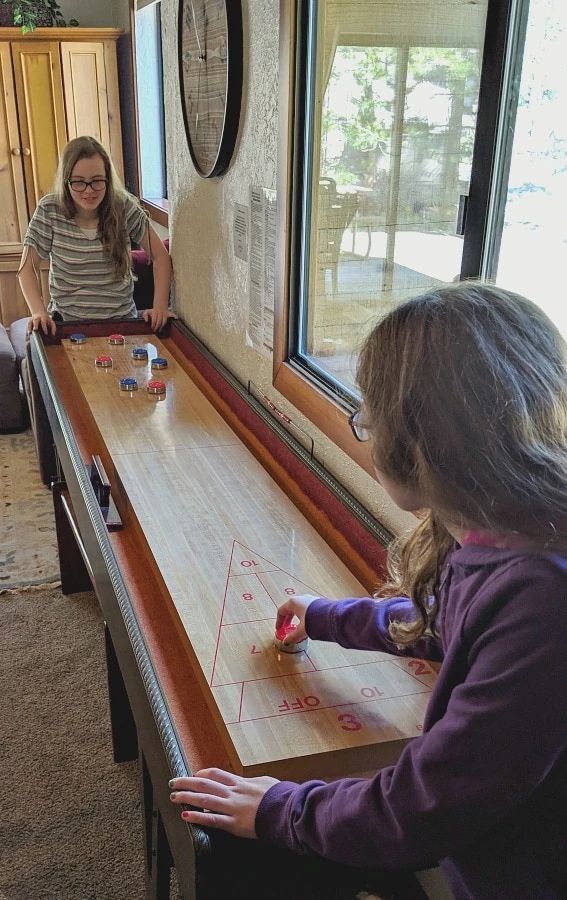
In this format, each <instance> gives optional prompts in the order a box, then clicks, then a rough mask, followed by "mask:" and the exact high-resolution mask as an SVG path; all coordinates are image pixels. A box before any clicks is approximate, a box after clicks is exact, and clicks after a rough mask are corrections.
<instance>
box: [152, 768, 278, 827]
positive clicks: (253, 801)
mask: <svg viewBox="0 0 567 900" xmlns="http://www.w3.org/2000/svg"><path fill="white" fill-rule="evenodd" d="M277 783H278V780H277V778H269V777H268V776H267V775H263V776H261V777H259V778H242V777H241V776H240V775H233V774H232V773H231V772H225V771H223V770H222V769H202V770H201V771H200V772H197V774H196V775H193V776H191V777H190V778H174V779H173V780H172V781H170V782H169V786H170V788H172V789H173V793H172V794H170V799H171V801H172V803H185V804H187V805H189V806H198V807H199V809H198V810H196V809H188V810H184V811H183V812H182V813H181V818H182V819H183V820H184V821H185V822H190V823H191V824H193V825H201V826H203V827H205V828H219V829H220V830H221V831H229V832H230V833H231V834H235V835H236V836H237V837H244V838H255V837H256V830H255V828H254V822H255V820H256V812H257V809H258V807H259V806H260V801H261V800H262V797H263V796H264V794H265V793H266V791H267V790H268V789H269V788H271V787H273V786H274V784H277Z"/></svg>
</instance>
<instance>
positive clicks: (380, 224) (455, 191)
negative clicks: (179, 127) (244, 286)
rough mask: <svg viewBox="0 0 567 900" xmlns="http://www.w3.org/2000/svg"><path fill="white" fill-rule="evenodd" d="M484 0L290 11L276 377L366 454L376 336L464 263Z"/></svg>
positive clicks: (338, 1)
mask: <svg viewBox="0 0 567 900" xmlns="http://www.w3.org/2000/svg"><path fill="white" fill-rule="evenodd" d="M487 5H488V0H480V2H477V3H474V4H459V5H458V7H457V6H456V5H453V4H447V3H446V2H444V0H431V2H430V3H428V4H427V5H426V4H417V5H416V4H415V3H414V2H412V0H398V3H392V4H384V3H383V2H381V0H374V2H366V3H358V4H357V3H352V2H351V0H319V2H314V0H304V2H298V3H297V4H296V7H297V19H296V21H295V22H294V23H289V28H290V30H295V33H296V40H297V44H296V48H295V62H296V66H297V68H296V70H295V74H296V78H295V97H294V103H293V111H292V114H291V121H292V122H293V132H294V144H293V150H292V153H291V155H292V161H291V164H290V165H288V167H287V171H288V172H289V175H290V178H291V181H292V186H293V187H292V202H291V204H290V208H289V218H288V222H287V223H283V222H282V224H283V225H284V228H285V225H286V224H287V226H288V231H289V233H290V235H291V242H290V247H289V263H288V276H287V277H288V279H289V282H290V286H289V297H288V298H286V299H287V301H288V304H289V322H288V327H287V328H284V329H283V334H284V336H283V338H282V340H280V341H278V340H276V347H278V346H279V347H281V344H282V342H283V343H285V342H286V341H287V344H286V347H287V354H285V353H284V356H283V357H282V358H278V359H276V360H275V368H276V372H275V378H274V383H275V385H276V387H277V388H278V389H279V390H281V391H282V393H284V394H285V395H286V396H288V397H289V399H291V400H292V401H293V402H294V403H295V404H296V405H298V406H299V408H300V409H301V410H302V412H304V413H306V414H307V415H308V416H309V417H310V418H312V419H313V421H314V422H315V424H317V425H318V426H319V427H321V428H322V430H324V431H325V432H326V433H327V434H328V435H329V436H330V437H331V438H332V439H333V440H334V441H335V442H337V443H339V445H340V446H343V448H344V449H346V450H347V452H349V453H350V455H352V456H355V457H356V458H358V460H359V461H361V457H360V456H357V454H361V453H362V454H363V453H364V452H365V451H364V448H361V447H354V446H353V441H352V436H351V435H350V432H349V430H348V427H347V417H348V412H349V411H350V410H352V408H353V406H354V405H355V404H356V402H357V397H356V387H355V371H356V360H357V355H358V348H359V347H360V345H361V343H362V341H363V340H364V337H365V336H366V334H367V333H368V332H369V330H370V328H371V327H372V325H373V323H374V322H375V321H376V318H377V317H379V316H380V315H383V314H384V313H385V312H386V311H387V310H388V309H390V308H392V306H393V305H395V304H397V303H399V302H400V301H401V300H403V299H405V298H406V297H408V296H411V295H412V294H415V293H417V292H419V291H424V290H427V289H428V288H430V287H432V286H436V285H440V284H443V283H445V282H447V281H451V280H453V279H455V278H459V276H460V272H461V264H462V254H463V246H464V241H463V227H462V223H463V220H464V211H465V208H466V202H467V196H468V194H469V185H470V180H471V170H472V159H473V149H474V143H475V131H476V125H477V114H478V108H479V90H480V79H481V70H482V63H483V48H484V41H485V28H486V16H487ZM283 30H284V35H285V28H284V29H283ZM282 40H283V41H285V40H286V38H285V36H284V38H283V39H282ZM282 168H283V169H284V170H286V167H285V165H284V166H282ZM283 277H284V279H285V278H286V274H285V273H283ZM362 464H364V462H363V463H362ZM366 467H367V468H368V460H367V457H366Z"/></svg>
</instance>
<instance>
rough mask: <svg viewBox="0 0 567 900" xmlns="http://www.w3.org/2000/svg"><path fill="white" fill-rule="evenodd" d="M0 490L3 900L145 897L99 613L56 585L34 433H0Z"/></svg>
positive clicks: (89, 600) (129, 773) (130, 773)
mask: <svg viewBox="0 0 567 900" xmlns="http://www.w3.org/2000/svg"><path fill="white" fill-rule="evenodd" d="M0 485H1V494H0V496H1V509H2V517H1V519H0V548H1V549H0V621H1V629H0V698H1V700H0V900H144V897H145V885H144V871H143V851H142V824H141V813H140V806H139V798H138V774H137V764H136V763H125V764H122V765H116V764H115V763H114V762H113V759H112V745H111V736H110V726H109V715H108V706H107V685H106V664H105V659H104V637H103V630H102V629H103V623H102V616H101V613H100V609H99V605H98V601H97V598H96V596H95V594H94V593H92V592H89V593H85V594H74V595H72V596H68V597H65V596H64V595H63V594H62V593H61V591H60V590H59V589H57V588H54V587H53V586H52V583H53V582H55V584H58V578H59V568H58V560H57V549H56V541H55V524H54V519H53V510H52V500H51V493H50V492H49V491H48V490H47V488H45V487H44V486H43V485H42V483H41V481H40V478H39V474H38V470H37V461H36V458H35V452H34V447H33V442H32V437H31V433H30V432H25V433H23V434H16V435H1V436H0ZM172 898H173V900H175V898H177V892H176V890H175V888H174V889H173V890H172Z"/></svg>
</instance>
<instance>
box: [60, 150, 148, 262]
mask: <svg viewBox="0 0 567 900" xmlns="http://www.w3.org/2000/svg"><path fill="white" fill-rule="evenodd" d="M96 155H98V156H100V158H101V159H102V161H103V163H104V174H105V177H106V179H107V187H106V191H105V194H104V197H103V199H102V202H101V204H100V206H99V207H98V210H97V212H98V217H99V218H98V236H99V237H100V240H101V242H102V246H103V250H104V254H105V256H106V258H107V259H108V261H109V263H110V265H111V267H112V270H113V272H114V274H115V275H116V278H117V279H120V278H125V277H126V275H127V274H128V273H129V272H130V271H131V265H132V263H131V256H130V240H129V237H128V235H127V233H126V229H125V227H124V203H125V200H126V197H127V196H128V191H127V190H126V188H125V187H124V185H123V184H122V182H121V180H120V177H119V175H118V173H117V171H116V169H115V167H114V164H113V162H112V160H111V158H110V156H109V155H108V153H107V152H106V150H105V149H104V147H103V146H102V144H101V143H100V142H99V141H97V140H96V138H94V137H90V136H88V135H83V136H82V137H77V138H73V140H71V141H69V143H68V144H66V145H65V147H64V148H63V151H62V153H61V157H60V159H59V165H58V167H57V172H56V175H55V186H54V189H53V192H54V194H55V197H56V199H57V201H58V203H59V205H60V206H61V208H62V209H63V212H64V214H65V216H66V217H67V218H68V219H72V218H73V216H74V215H75V212H76V207H75V204H74V202H73V198H72V196H71V191H70V188H69V179H70V178H71V175H72V173H73V169H74V168H75V166H76V164H77V163H78V162H79V160H80V159H90V157H92V156H96ZM130 196H131V195H130ZM132 199H133V200H134V202H136V203H137V202H138V201H137V200H136V198H135V197H133V198H132Z"/></svg>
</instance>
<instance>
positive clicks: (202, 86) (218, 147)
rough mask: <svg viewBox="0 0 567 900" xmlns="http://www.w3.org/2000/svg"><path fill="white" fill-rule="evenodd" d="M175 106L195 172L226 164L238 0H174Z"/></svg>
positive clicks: (232, 134) (234, 122)
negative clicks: (179, 108) (177, 90)
mask: <svg viewBox="0 0 567 900" xmlns="http://www.w3.org/2000/svg"><path fill="white" fill-rule="evenodd" d="M178 53H179V77H180V85H181V105H182V108H183V118H184V121H185V132H186V135H187V142H188V144H189V152H190V153H191V159H192V160H193V163H194V165H195V168H196V169H197V172H198V173H199V175H202V176H203V178H210V177H211V176H212V175H220V174H221V173H222V172H224V171H225V170H226V169H227V168H228V166H229V163H230V160H231V158H232V154H233V152H234V146H235V143H236V136H237V134H238V123H239V120H240V103H241V98H242V54H243V46H242V7H241V0H179V48H178Z"/></svg>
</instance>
